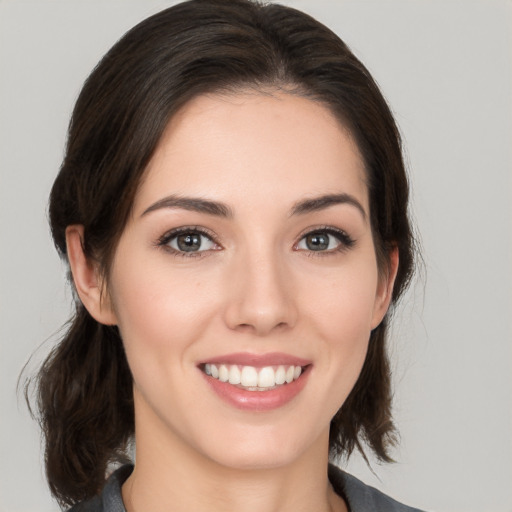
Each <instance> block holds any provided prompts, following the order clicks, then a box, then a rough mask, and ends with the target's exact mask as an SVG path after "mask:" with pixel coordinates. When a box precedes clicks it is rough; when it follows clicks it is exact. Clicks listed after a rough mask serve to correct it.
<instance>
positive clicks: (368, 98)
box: [37, 0, 413, 504]
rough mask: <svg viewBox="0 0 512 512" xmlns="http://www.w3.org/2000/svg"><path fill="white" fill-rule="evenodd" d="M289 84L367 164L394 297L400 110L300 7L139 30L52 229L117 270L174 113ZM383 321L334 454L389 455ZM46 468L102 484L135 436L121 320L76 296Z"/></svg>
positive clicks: (70, 176) (223, 4)
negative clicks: (327, 115)
mask: <svg viewBox="0 0 512 512" xmlns="http://www.w3.org/2000/svg"><path fill="white" fill-rule="evenodd" d="M244 88H251V89H265V90H269V89H270V90H272V89H284V90H286V91H288V92H290V93H291V94H299V95H301V96H305V97H308V98H311V99H312V100H314V101H320V102H322V103H323V104H325V105H327V106H328V107H329V108H330V109H331V110H332V111H333V112H334V113H335V114H336V115H337V116H338V118H339V119H340V122H341V123H343V124H344V125H345V126H346V127H347V128H348V129H349V130H350V132H351V133H352V136H353V137H354V138H355V140H356V142H357V144H358V147H359V150H360V152H361V155H362V157H363V159H364V162H365V165H366V172H367V182H368V189H369V197H370V210H371V211H370V215H371V224H372V230H373V236H374V243H375V247H376V253H377V257H378V261H379V267H380V270H381V271H383V272H385V271H386V268H387V263H388V257H387V256H388V255H389V251H390V250H391V249H392V248H393V247H398V250H399V255H400V265H399V269H398V275H397V278H396V282H395V287H394V292H393V303H396V301H397V299H398V298H399V296H400V295H401V294H402V292H403V290H404V289H405V287H406V286H407V284H408V281H409V279H410V276H411V272H412V264H413V240H412V236H411V230H410V225H409V220H408V214H407V204H408V182H407V177H406V173H405V170H404V164H403V160H402V153H401V142H400V135H399V132H398V129H397V127H396V125H395V122H394V120H393V116H392V115H391V112H390V110H389V108H388V106H387V104H386V102H385V100H384V98H383V97H382V95H381V93H380V91H379V89H378V87H377V85H376V84H375V82H374V80H373V79H372V77H371V76H370V74H369V72H368V71H367V70H366V68H365V67H364V66H363V65H362V64H361V63H360V62H359V60H358V59H357V58H356V57H355V56H354V55H353V54H352V53H351V52H350V50H349V49H348V47H347V46H346V45H345V44H344V43H343V42H342V41H341V40H340V39H339V38H338V37H337V36H336V35H335V34H334V33H333V32H331V31H330V30H329V29H327V28H326V27H324V26H323V25H321V24H320V23H318V22H317V21H316V20H314V19H312V18H311V17H309V16H307V15H306V14H304V13H301V12H299V11H297V10H294V9H291V8H288V7H283V6H279V5H272V4H270V5H262V4H259V3H256V2H252V1H249V0H192V1H189V2H184V3H181V4H178V5H175V6H174V7H171V8H169V9H167V10H165V11H162V12H160V13H158V14H156V15H154V16H152V17H150V18H148V19H146V20H145V21H143V22H142V23H140V24H139V25H137V26H136V27H135V28H133V29H132V30H130V31H129V32H128V33H127V34H126V35H125V36H124V37H123V38H122V39H121V40H120V41H119V42H118V43H116V45H115V46H114V47H113V48H112V49H111V50H110V51H109V52H108V53H107V54H106V55H105V57H104V58H103V59H102V60H101V62H100V63H99V64H98V66H97V67H96V68H95V69H94V71H93V72H92V74H91V75H90V76H89V78H88V79H87V81H86V82H85V84H84V86H83V89H82V92H81V94H80V96H79V98H78V100H77V102H76V106H75V109H74V112H73V115H72V119H71V123H70V126H69V133H68V140H67V147H66V153H65V158H64V161H63V164H62V167H61V169H60V172H59V174H58V176H57V178H56V180H55V183H54V185H53V189H52V192H51V197H50V205H49V212H50V223H51V229H52V235H53V238H54V241H55V244H56V246H57V249H58V251H59V252H60V254H61V256H62V257H63V258H66V242H65V230H66V227H67V226H69V225H71V224H82V225H83V226H84V240H83V246H84V250H85V253H86V255H87V257H89V258H91V259H94V260H95V261H96V262H98V263H99V265H100V267H101V269H102V270H103V272H104V275H105V277H107V279H108V274H109V269H110V264H111V262H112V258H113V255H114V252H115V249H116V245H117V242H118V240H119V237H120V235H121V233H122V231H123V228H124V226H125V224H126V222H127V218H128V215H129V213H130V209H131V207H132V203H133V200H134V197H135V194H136V191H137V188H138V185H139V183H140V180H141V177H142V175H143V173H144V170H145V168H146V166H147V164H148V162H149V159H150V158H151V156H152V154H153V152H154V150H155V147H156V145H157V143H158V141H159V139H160V137H161V135H162V132H163V130H164V128H165V127H166V125H167V124H168V122H169V119H170V118H171V117H172V116H173V114H174V113H176V112H177V110H178V109H180V107H182V106H183V105H184V104H185V103H187V102H188V101H189V100H190V99H192V98H193V97H195V96H197V95H199V94H204V93H209V92H236V91H237V90H241V89H244ZM387 323H388V322H387V318H385V319H384V321H383V322H382V323H381V324H380V325H379V326H378V327H377V328H376V329H375V330H373V331H372V333H371V337H370V343H369V350H368V354H367V357H366V361H365V363H364V367H363V370H362V373H361V375H360V377H359V380H358V381H357V383H356V385H355V387H354V389H353V390H352V392H351V394H350V396H349V397H348V399H347V400H346V402H345V403H344V404H343V406H342V407H341V409H340V410H339V411H338V413H337V414H336V415H335V416H334V418H333V419H332V422H331V431H330V449H331V454H333V455H345V456H348V455H350V453H351V452H352V451H353V450H354V448H358V449H359V450H360V451H361V452H362V453H363V444H366V445H368V446H369V447H370V449H371V450H373V452H374V453H375V454H376V455H377V457H378V458H380V459H381V460H384V461H389V460H390V457H389V446H390V444H392V443H393V440H394V435H395V429H394V426H393V422H392V418H391V386H390V371H389V364H388V359H387V355H386V347H385V340H386V329H387ZM37 398H38V408H39V412H40V422H41V425H42V428H43V432H44V434H45V440H46V451H45V460H46V473H47V477H48V481H49V485H50V488H51V491H52V493H53V494H54V495H55V497H56V498H57V499H58V500H59V501H60V502H61V503H62V504H73V503H75V502H77V501H80V500H83V499H86V498H88V497H90V496H92V495H94V494H97V493H98V492H99V491H100V490H101V488H102V486H103V484H104V481H105V474H106V470H107V466H108V465H110V464H113V463H116V462H120V461H122V460H124V459H126V458H127V455H126V448H127V445H128V443H129V442H130V440H131V438H132V436H133V433H134V417H133V415H134V412H133V398H132V378H131V374H130V370H129V367H128V364H127V361H126V357H125V354H124V349H123V344H122V340H121V338H120V336H119V332H118V330H117V328H116V327H115V326H114V327H112V326H105V325H101V324H99V323H97V322H96V321H95V320H94V319H93V318H92V317H91V316H90V315H89V313H88V312H87V311H86V309H85V308H84V306H83V305H82V304H81V303H80V301H79V300H77V301H76V312H75V314H74V316H73V317H72V318H71V319H70V321H69V325H68V330H67V332H66V334H65V335H64V337H63V339H62V340H61V341H60V343H59V344H58V345H57V346H56V347H55V348H54V349H53V351H52V352H51V354H50V355H49V356H48V358H47V359H46V361H45V362H44V364H43V366H42V368H41V370H40V372H39V374H38V394H37Z"/></svg>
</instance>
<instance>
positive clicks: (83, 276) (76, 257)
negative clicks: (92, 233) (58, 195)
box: [66, 224, 117, 325]
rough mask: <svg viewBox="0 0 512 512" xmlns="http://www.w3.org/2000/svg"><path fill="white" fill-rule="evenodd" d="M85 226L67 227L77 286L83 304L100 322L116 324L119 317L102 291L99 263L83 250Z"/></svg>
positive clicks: (68, 244)
mask: <svg viewBox="0 0 512 512" xmlns="http://www.w3.org/2000/svg"><path fill="white" fill-rule="evenodd" d="M83 238H84V227H83V226H82V225H81V224H75V225H71V226H68V227H67V228H66V247H67V255H68V260H69V266H70V269H71V274H72V276H73V281H74V283H75V288H76V291H77V293H78V296H79V297H80V300H81V301H82V303H83V305H84V306H85V308H86V309H87V311H89V313H90V315H91V316H92V317H93V318H94V319H95V320H96V321H98V322H99V323H102V324H105V325H116V324H117V318H116V315H115V313H114V311H113V309H112V307H111V304H110V301H109V300H108V297H107V296H106V295H105V294H104V293H102V292H103V283H102V279H101V275H100V272H99V269H98V267H97V265H96V264H95V263H94V262H91V261H90V260H89V259H87V257H86V255H85V253H84V250H83Z"/></svg>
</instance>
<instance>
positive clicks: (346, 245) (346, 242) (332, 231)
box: [293, 225, 356, 256]
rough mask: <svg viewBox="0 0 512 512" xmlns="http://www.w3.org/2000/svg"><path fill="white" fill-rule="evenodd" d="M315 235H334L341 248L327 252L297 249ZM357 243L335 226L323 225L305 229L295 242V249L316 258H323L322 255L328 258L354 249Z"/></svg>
mask: <svg viewBox="0 0 512 512" xmlns="http://www.w3.org/2000/svg"><path fill="white" fill-rule="evenodd" d="M313 233H327V234H329V235H332V236H334V237H336V238H337V239H338V240H339V242H340V246H339V247H336V248H335V249H330V250H327V251H308V250H305V249H297V246H298V244H299V243H300V242H301V241H302V240H303V239H304V238H305V237H306V236H308V235H310V234H313ZM355 243H356V241H355V240H354V239H353V238H352V237H351V236H350V235H349V234H348V233H347V232H346V231H345V230H343V229H340V228H337V227H334V226H329V225H322V226H313V227H309V228H307V229H305V230H304V231H303V232H302V233H301V234H300V235H299V236H298V239H297V242H295V244H294V246H293V248H294V249H295V250H297V251H303V252H309V253H314V255H315V256H322V255H325V256H327V255H329V254H332V253H335V252H342V251H346V250H348V249H350V248H352V247H353V246H354V244H355Z"/></svg>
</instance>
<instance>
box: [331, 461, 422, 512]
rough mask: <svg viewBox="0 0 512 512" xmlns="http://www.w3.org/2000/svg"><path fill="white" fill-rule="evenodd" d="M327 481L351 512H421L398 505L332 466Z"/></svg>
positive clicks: (396, 502)
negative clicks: (345, 502)
mask: <svg viewBox="0 0 512 512" xmlns="http://www.w3.org/2000/svg"><path fill="white" fill-rule="evenodd" d="M329 480H330V482H331V484H332V486H333V487H334V490H335V491H336V492H337V493H338V494H339V495H340V496H342V497H343V498H344V499H345V500H346V501H347V503H348V506H349V508H350V511H351V512H373V511H375V512H377V511H378V512H422V511H421V510H419V509H417V508H412V507H408V506H407V505H403V504H402V503H399V502H398V501H396V500H394V499H393V498H390V497H389V496H387V495H386V494H384V493H382V492H381V491H379V490H378V489H375V488H374V487H370V486H369V485H366V484H365V483H363V482H361V480H358V479H357V478H356V477H354V476H352V475H349V474H348V473H345V472H344V471H342V470H341V469H339V468H337V467H336V466H334V465H332V464H330V465H329Z"/></svg>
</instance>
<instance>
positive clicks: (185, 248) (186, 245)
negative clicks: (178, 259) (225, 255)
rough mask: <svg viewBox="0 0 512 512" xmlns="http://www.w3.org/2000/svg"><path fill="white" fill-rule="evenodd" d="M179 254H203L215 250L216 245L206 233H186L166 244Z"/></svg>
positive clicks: (169, 239)
mask: <svg viewBox="0 0 512 512" xmlns="http://www.w3.org/2000/svg"><path fill="white" fill-rule="evenodd" d="M165 245H168V246H169V247H170V248H171V249H174V250H175V251H178V252H202V251H208V250H210V249H213V248H215V243H214V242H213V241H212V239H211V238H209V237H208V236H207V235H205V234H204V233H199V232H197V231H186V232H182V233H179V234H176V235H174V236H171V237H170V238H168V240H166V244H165Z"/></svg>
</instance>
